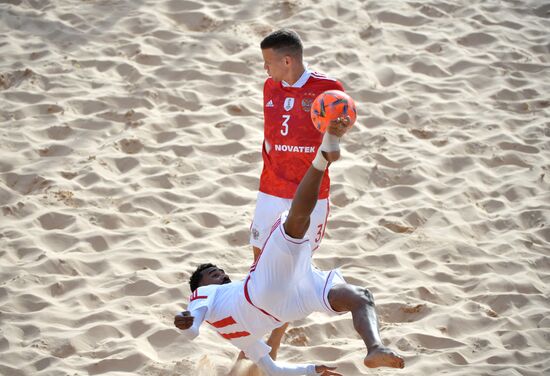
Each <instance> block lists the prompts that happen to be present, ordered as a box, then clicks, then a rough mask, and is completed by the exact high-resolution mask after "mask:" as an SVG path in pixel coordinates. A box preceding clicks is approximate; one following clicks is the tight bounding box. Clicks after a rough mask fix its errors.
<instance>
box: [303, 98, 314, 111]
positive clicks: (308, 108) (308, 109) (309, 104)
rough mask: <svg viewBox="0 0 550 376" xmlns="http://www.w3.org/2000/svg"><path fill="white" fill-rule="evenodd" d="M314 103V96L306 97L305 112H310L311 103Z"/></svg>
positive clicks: (304, 101) (304, 100)
mask: <svg viewBox="0 0 550 376" xmlns="http://www.w3.org/2000/svg"><path fill="white" fill-rule="evenodd" d="M312 103H313V99H312V98H304V99H302V110H304V111H305V112H309V111H310V110H311V104H312Z"/></svg>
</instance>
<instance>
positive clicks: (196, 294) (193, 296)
mask: <svg viewBox="0 0 550 376" xmlns="http://www.w3.org/2000/svg"><path fill="white" fill-rule="evenodd" d="M207 298H208V296H206V295H199V291H198V290H195V291H193V293H192V294H191V296H190V297H189V302H192V301H193V300H197V299H207Z"/></svg>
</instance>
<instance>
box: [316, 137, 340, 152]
mask: <svg viewBox="0 0 550 376" xmlns="http://www.w3.org/2000/svg"><path fill="white" fill-rule="evenodd" d="M320 149H321V150H322V151H339V150H340V137H338V136H335V135H333V134H330V133H328V132H325V135H324V136H323V142H322V143H321V146H320Z"/></svg>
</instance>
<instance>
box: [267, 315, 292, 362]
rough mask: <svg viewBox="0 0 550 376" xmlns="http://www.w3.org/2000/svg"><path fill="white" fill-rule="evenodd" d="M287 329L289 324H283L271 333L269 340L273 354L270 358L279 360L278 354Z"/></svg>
mask: <svg viewBox="0 0 550 376" xmlns="http://www.w3.org/2000/svg"><path fill="white" fill-rule="evenodd" d="M286 328H288V323H285V324H283V326H281V327H279V328H277V329H274V330H273V331H272V332H271V335H270V336H269V339H268V340H267V344H268V346H270V347H271V352H270V353H269V356H270V357H271V359H273V360H277V352H278V351H279V347H280V346H281V340H282V339H283V336H284V334H285V331H286Z"/></svg>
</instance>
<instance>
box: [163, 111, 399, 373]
mask: <svg viewBox="0 0 550 376" xmlns="http://www.w3.org/2000/svg"><path fill="white" fill-rule="evenodd" d="M349 127H350V119H349V117H346V118H345V120H340V121H336V122H333V123H331V125H330V126H329V130H328V131H327V133H325V135H324V136H323V141H322V143H321V145H320V148H319V150H318V152H317V153H316V156H315V158H314V160H313V162H312V163H311V165H310V167H309V168H308V170H307V172H306V174H305V175H304V177H303V179H302V181H301V182H300V184H299V186H298V189H297V191H296V195H295V197H294V199H293V201H292V205H291V207H290V211H289V212H288V213H285V214H283V215H281V216H280V219H279V220H278V221H276V222H275V224H274V225H273V227H272V229H271V232H270V234H269V236H268V239H267V241H266V243H265V246H264V248H263V249H262V252H261V254H260V255H259V256H258V259H257V260H256V262H255V263H254V264H253V265H252V267H251V268H250V272H249V274H248V276H247V277H246V279H245V280H242V281H236V282H232V281H231V279H230V278H229V277H228V276H227V275H226V274H225V272H224V271H223V270H222V269H220V268H218V267H217V266H215V265H213V264H203V265H201V266H199V267H198V268H197V270H196V271H195V272H194V273H193V275H192V276H191V281H190V288H191V291H192V295H191V297H190V299H189V305H188V311H185V312H182V313H181V314H179V315H177V316H176V317H175V318H174V325H175V326H176V327H177V328H179V329H181V330H182V331H183V332H182V335H184V336H186V337H187V338H188V339H194V338H196V337H197V336H198V335H199V328H200V326H201V324H202V323H203V322H206V323H208V324H209V325H210V326H212V327H213V329H214V330H215V331H216V332H218V334H219V335H220V336H221V337H223V338H225V339H227V340H228V341H230V342H231V343H232V344H233V345H235V346H236V347H237V348H239V349H241V350H242V351H243V352H244V353H245V354H246V356H247V357H248V358H249V359H250V360H252V361H253V362H255V363H256V364H257V365H258V367H260V369H261V370H262V371H264V373H265V374H267V375H270V376H275V375H277V376H283V375H284V376H298V375H308V376H315V375H317V376H342V374H341V373H339V372H336V371H335V368H333V367H327V366H324V365H315V364H284V363H281V362H274V361H273V360H272V358H271V357H270V355H269V354H270V350H271V349H270V347H269V346H267V345H266V344H265V342H264V341H263V336H264V335H265V334H266V333H268V332H269V331H270V330H272V329H273V328H277V327H280V326H281V325H283V323H284V322H288V321H294V320H301V319H304V318H305V317H307V316H309V315H310V314H311V313H313V312H323V313H326V314H329V315H336V314H343V313H345V312H351V316H352V319H353V326H354V328H355V330H356V331H357V333H358V334H359V335H360V336H361V338H362V339H363V341H364V342H365V346H366V350H367V354H366V356H365V358H364V360H363V363H364V365H365V366H366V367H369V368H375V367H393V368H403V367H404V365H405V362H404V360H403V358H402V357H401V356H399V355H398V354H397V353H395V352H394V351H392V350H391V349H389V348H387V347H385V346H384V345H383V343H382V340H381V338H380V333H379V327H378V319H377V315H376V309H375V306H374V299H373V297H372V294H371V293H370V292H369V291H368V290H367V289H364V288H361V287H358V286H354V285H351V284H348V283H346V282H345V280H344V279H343V277H342V275H341V274H340V272H339V271H338V270H330V271H322V270H319V269H317V268H315V267H313V265H312V264H311V255H312V250H311V247H310V245H309V241H308V239H307V237H306V233H307V229H308V227H309V223H310V219H311V213H312V212H313V209H314V207H315V205H316V203H317V199H318V195H319V190H320V186H321V182H322V180H323V176H324V172H325V171H326V168H327V166H328V164H329V162H334V161H336V160H338V159H339V157H340V148H339V140H340V137H341V136H342V135H343V134H344V133H345V132H346V131H347V130H348V129H349Z"/></svg>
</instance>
